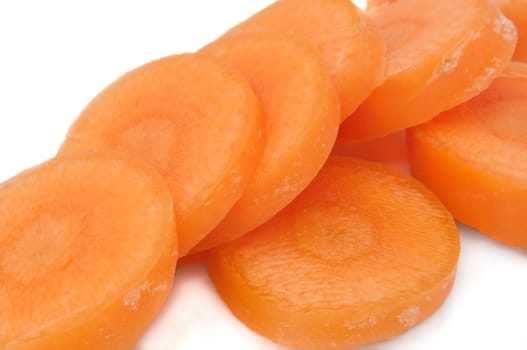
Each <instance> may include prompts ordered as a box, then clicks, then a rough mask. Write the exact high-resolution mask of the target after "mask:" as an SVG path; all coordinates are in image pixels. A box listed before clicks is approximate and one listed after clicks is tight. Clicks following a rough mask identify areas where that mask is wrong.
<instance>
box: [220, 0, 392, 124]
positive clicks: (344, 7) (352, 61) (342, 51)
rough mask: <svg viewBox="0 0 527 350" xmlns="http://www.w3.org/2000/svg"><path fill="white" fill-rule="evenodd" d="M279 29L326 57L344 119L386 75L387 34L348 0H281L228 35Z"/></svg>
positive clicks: (325, 61)
mask: <svg viewBox="0 0 527 350" xmlns="http://www.w3.org/2000/svg"><path fill="white" fill-rule="evenodd" d="M262 30H279V31H288V32H294V33H296V34H299V35H301V36H303V37H304V38H306V39H307V40H309V41H310V42H311V43H312V44H313V45H315V46H316V47H317V48H318V49H319V51H320V53H321V54H322V56H323V59H324V63H325V65H326V68H327V70H328V72H329V75H330V78H331V80H332V81H333V83H334V84H335V86H336V87H337V91H338V93H339V96H340V104H341V115H342V120H344V119H345V118H347V117H348V116H349V115H350V114H351V113H353V111H355V110H356V109H357V107H358V106H359V104H360V103H361V102H362V101H363V100H364V99H365V98H366V97H367V96H368V95H369V94H370V93H371V91H372V90H373V89H374V88H375V87H377V86H378V85H379V84H380V83H381V81H382V80H383V79H384V53H385V46H384V39H383V37H382V35H381V33H380V32H379V30H378V29H377V28H376V26H375V25H373V24H372V23H371V21H370V20H369V19H368V18H366V16H365V15H364V14H363V13H362V11H361V10H360V9H359V8H357V7H356V6H355V5H353V3H352V2H351V1H349V0H281V1H276V2H274V3H273V4H272V5H270V6H269V7H267V8H265V9H264V10H262V11H260V12H259V13H257V14H255V15H254V16H252V17H251V18H249V19H248V20H246V21H245V22H242V23H241V24H239V25H237V26H236V27H234V28H233V29H231V30H230V31H229V32H228V33H227V35H229V34H239V33H244V32H248V31H262Z"/></svg>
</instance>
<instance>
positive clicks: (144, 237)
mask: <svg viewBox="0 0 527 350" xmlns="http://www.w3.org/2000/svg"><path fill="white" fill-rule="evenodd" d="M0 212H1V213H2V215H0V281H1V283H0V314H1V315H2V317H1V319H2V321H1V322H0V325H1V326H0V348H2V349H4V350H33V349H46V350H58V349H79V350H83V349H84V350H93V349H115V350H120V349H122V350H125V349H131V348H133V346H134V344H135V343H136V341H137V340H138V339H139V337H140V336H141V333H142V332H144V330H145V329H146V327H147V326H148V324H149V323H150V322H151V321H152V320H153V318H154V317H155V315H156V314H157V313H158V312H159V310H160V308H161V306H162V304H163V303H164V301H165V300H166V298H167V296H168V294H169V292H170V289H171V287H172V280H173V277H174V270H175V263H176V258H177V242H176V236H175V235H174V232H175V223H174V214H173V212H174V210H173V204H172V197H171V195H170V191H169V189H168V187H167V185H166V183H165V181H164V179H163V178H162V176H161V175H159V174H158V173H157V171H155V170H154V169H153V168H151V167H150V166H148V165H147V164H145V163H143V162H141V161H138V160H133V159H128V158H122V157H119V158H116V157H115V156H114V155H108V154H105V155H101V154H97V155H86V156H79V157H74V158H67V159H56V160H50V161H47V162H45V163H43V164H41V165H40V166H37V167H35V168H32V169H30V170H27V171H25V172H23V173H21V174H19V175H17V176H16V177H14V178H12V179H11V180H9V181H7V182H5V183H3V184H1V185H0Z"/></svg>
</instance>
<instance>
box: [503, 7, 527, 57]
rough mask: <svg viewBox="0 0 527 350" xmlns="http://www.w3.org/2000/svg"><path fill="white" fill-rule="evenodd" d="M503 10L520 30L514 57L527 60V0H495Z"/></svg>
mask: <svg viewBox="0 0 527 350" xmlns="http://www.w3.org/2000/svg"><path fill="white" fill-rule="evenodd" d="M495 1H496V2H497V3H498V5H499V6H500V8H501V10H502V11H503V13H504V14H505V16H507V17H508V18H509V19H510V20H511V21H512V22H513V23H514V24H515V25H516V29H517V30H518V44H517V45H516V51H514V55H513V56H512V59H513V60H514V61H523V62H527V1H525V0H495Z"/></svg>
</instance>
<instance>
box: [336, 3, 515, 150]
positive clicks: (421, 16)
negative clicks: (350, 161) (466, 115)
mask: <svg viewBox="0 0 527 350" xmlns="http://www.w3.org/2000/svg"><path fill="white" fill-rule="evenodd" d="M368 13H369V15H370V18H371V19H372V20H373V22H374V23H375V24H377V25H378V26H379V28H380V30H381V31H382V33H383V34H384V37H385V40H386V45H387V57H386V80H385V81H384V83H383V84H381V86H379V87H378V88H377V89H375V91H374V92H373V93H372V94H371V95H370V96H369V97H368V98H367V99H366V101H364V103H363V104H362V105H361V106H360V107H359V108H358V110H357V111H356V113H354V114H353V115H352V116H351V117H350V118H349V119H348V120H346V122H344V124H343V125H342V127H341V130H340V135H339V140H340V142H349V143H351V142H359V141H365V140H368V139H373V138H378V137H382V136H385V135H388V134H390V133H392V132H395V131H398V130H403V129H405V128H407V127H411V126H414V125H417V124H421V123H424V122H426V121H428V120H430V119H432V118H433V117H435V116H436V115H437V114H439V113H440V112H442V111H445V110H447V109H450V108H452V107H454V106H456V105H458V104H460V103H462V102H464V101H466V100H468V99H470V98H472V97H474V96H476V95H477V94H478V93H480V92H481V91H483V90H484V89H485V88H487V87H488V86H489V84H490V82H491V81H492V80H493V79H494V78H495V77H497V76H498V75H499V73H501V72H502V71H503V70H504V69H505V68H506V66H507V64H508V62H509V61H510V59H511V56H512V53H513V51H514V46H515V44H516V29H515V27H514V25H513V24H512V22H511V21H509V20H508V19H507V18H505V17H504V16H503V14H502V13H501V12H500V11H499V9H498V8H497V7H496V6H494V5H493V4H492V3H490V2H489V1H481V0H458V1H437V0H399V1H396V2H393V3H391V4H390V5H388V6H379V7H375V8H373V9H372V10H371V11H369V12H368ZM416 14H418V15H416Z"/></svg>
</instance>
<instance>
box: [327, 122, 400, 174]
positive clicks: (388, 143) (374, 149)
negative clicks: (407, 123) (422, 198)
mask: <svg viewBox="0 0 527 350" xmlns="http://www.w3.org/2000/svg"><path fill="white" fill-rule="evenodd" d="M331 154H333V155H336V156H345V157H357V158H361V159H366V160H371V161H374V162H380V163H384V164H386V165H390V166H392V167H395V168H397V169H400V170H407V168H408V154H407V149H406V134H405V132H404V131H398V132H395V133H393V134H390V135H388V136H385V137H382V138H380V139H375V140H371V141H366V142H360V143H352V144H340V143H337V144H336V145H335V147H333V152H331Z"/></svg>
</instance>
